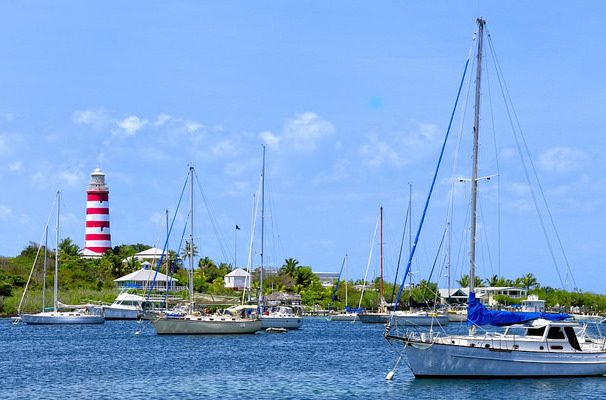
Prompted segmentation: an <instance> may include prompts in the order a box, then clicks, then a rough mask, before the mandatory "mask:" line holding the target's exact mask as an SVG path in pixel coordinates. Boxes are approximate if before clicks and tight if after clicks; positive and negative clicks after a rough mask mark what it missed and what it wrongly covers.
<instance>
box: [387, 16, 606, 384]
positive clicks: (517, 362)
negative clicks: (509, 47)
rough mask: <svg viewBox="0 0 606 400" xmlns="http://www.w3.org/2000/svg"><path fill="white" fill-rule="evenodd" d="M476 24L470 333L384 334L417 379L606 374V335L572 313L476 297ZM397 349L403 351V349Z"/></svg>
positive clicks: (394, 330)
mask: <svg viewBox="0 0 606 400" xmlns="http://www.w3.org/2000/svg"><path fill="white" fill-rule="evenodd" d="M477 23H478V35H477V37H476V40H477V46H478V47H477V49H478V51H477V68H476V80H475V82H476V95H475V98H476V104H475V117H474V127H473V133H474V134H473V136H474V140H473V168H472V179H471V202H470V204H471V212H470V213H469V214H470V215H471V225H470V242H469V243H470V252H469V254H470V263H469V265H470V267H469V268H470V272H469V277H470V279H469V282H470V290H469V300H468V306H467V310H468V315H467V325H468V326H469V333H468V334H467V335H447V336H442V335H435V334H432V332H423V333H421V334H419V333H416V332H412V331H410V330H409V331H404V332H401V331H398V329H397V322H396V321H391V322H390V324H389V325H388V326H387V327H386V330H385V333H384V335H385V338H386V339H387V340H388V341H390V342H392V343H401V344H403V353H404V354H405V355H406V358H407V362H406V363H407V365H408V366H409V367H410V369H411V371H412V373H413V375H414V376H415V377H417V378H459V377H461V378H480V377H485V378H504V377H516V378H529V377H535V378H536V377H567V378H570V377H575V376H602V375H604V374H606V340H605V339H604V338H600V339H596V338H592V337H590V336H589V334H588V333H587V331H586V328H587V326H586V325H585V326H581V325H579V324H578V323H576V322H572V321H565V319H567V318H569V317H570V315H568V314H547V313H542V312H507V311H492V310H488V309H486V308H485V307H484V305H483V304H482V303H481V302H480V301H479V300H478V299H477V298H476V296H475V293H474V283H475V256H476V254H475V243H476V217H477V214H476V213H477V209H476V202H477V200H476V198H477V182H478V180H479V178H478V143H479V141H478V135H479V121H480V117H479V107H480V103H479V100H480V82H481V79H480V78H481V71H482V65H481V64H482V62H481V61H482V43H483V38H484V25H485V21H484V20H482V19H478V20H477ZM434 182H435V175H434ZM412 254H413V253H411V257H412ZM409 263H410V262H409ZM488 324H490V325H494V326H507V328H506V330H505V332H504V333H501V332H492V331H486V332H485V333H482V334H477V333H476V326H481V325H488ZM398 354H400V356H401V352H400V351H398ZM392 376H393V371H391V372H390V373H389V374H388V375H387V378H388V379H391V377H392Z"/></svg>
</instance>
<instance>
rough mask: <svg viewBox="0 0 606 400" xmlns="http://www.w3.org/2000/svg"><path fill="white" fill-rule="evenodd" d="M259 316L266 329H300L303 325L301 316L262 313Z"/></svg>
mask: <svg viewBox="0 0 606 400" xmlns="http://www.w3.org/2000/svg"><path fill="white" fill-rule="evenodd" d="M259 318H260V319H261V323H262V326H263V329H266V328H286V329H299V328H300V327H301V326H303V317H300V316H291V317H280V316H277V317H273V316H267V315H262V316H261V317H259Z"/></svg>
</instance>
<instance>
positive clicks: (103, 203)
mask: <svg viewBox="0 0 606 400" xmlns="http://www.w3.org/2000/svg"><path fill="white" fill-rule="evenodd" d="M86 208H109V202H108V201H87V202H86Z"/></svg>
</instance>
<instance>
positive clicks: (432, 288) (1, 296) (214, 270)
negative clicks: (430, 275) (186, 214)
mask: <svg viewBox="0 0 606 400" xmlns="http://www.w3.org/2000/svg"><path fill="white" fill-rule="evenodd" d="M149 248H150V246H147V245H143V244H139V243H138V244H130V245H119V246H116V247H114V248H112V249H110V250H108V251H107V252H106V253H105V254H103V256H102V257H101V258H96V259H85V258H81V257H80V256H79V252H80V248H79V247H78V245H76V244H75V243H74V242H73V241H72V240H71V239H69V238H66V239H63V240H62V241H61V242H60V243H59V247H58V250H59V252H58V253H59V286H60V292H61V296H62V297H63V296H66V297H67V298H65V299H62V300H61V301H62V302H64V303H69V304H79V303H80V302H82V301H91V302H94V301H103V302H108V303H109V302H112V301H113V300H114V298H115V296H116V284H115V282H114V279H116V278H119V277H121V276H124V275H127V274H129V273H131V272H134V271H136V270H138V269H140V268H141V264H140V262H139V261H138V260H136V259H135V258H134V257H133V256H134V255H135V254H136V253H139V252H141V251H144V250H147V249H149ZM192 253H193V255H194V258H197V259H198V261H197V264H196V265H195V268H194V274H193V287H194V291H196V292H200V293H209V294H222V295H230V294H231V295H238V294H237V293H234V291H233V290H232V289H227V288H225V287H224V276H225V275H226V274H228V273H230V272H231V271H232V270H233V267H232V265H231V264H228V263H216V262H215V261H214V260H212V259H210V258H209V257H200V258H198V257H197V256H198V254H197V249H196V248H194V249H193V252H192ZM36 254H41V255H44V254H46V258H47V265H49V266H52V265H54V258H55V255H54V250H50V249H49V251H47V252H46V253H45V252H44V247H41V246H40V245H38V244H36V243H33V242H32V243H30V244H29V245H28V246H27V247H26V248H25V249H23V251H22V252H21V253H20V254H19V255H18V256H16V257H0V314H2V315H12V314H15V313H16V310H17V305H18V301H19V299H20V297H21V295H22V293H23V290H24V288H25V285H26V282H27V279H28V276H29V273H30V270H31V268H32V264H33V262H34V259H35V258H36ZM189 254H190V251H189V248H187V247H186V249H185V251H184V252H183V253H181V254H177V253H175V252H174V251H169V252H168V256H167V257H166V260H163V265H162V266H161V271H162V272H170V273H172V274H173V276H174V277H175V278H176V279H178V281H179V282H188V280H189V274H188V266H187V264H188V259H187V257H188V256H189ZM43 258H44V256H41V257H40V256H39V259H38V261H37V263H38V265H37V266H36V268H35V269H34V272H33V275H32V281H31V282H30V286H29V289H28V293H29V292H30V291H33V292H34V293H37V294H38V296H41V290H42V282H43V272H42V268H41V265H42V264H43V263H44V260H43ZM270 272H271V273H270ZM260 273H261V271H260V270H259V268H257V269H255V270H254V271H253V274H252V275H253V279H252V288H251V290H252V293H255V294H256V293H258V291H259V286H260ZM53 274H54V268H51V267H49V268H48V273H47V275H48V276H47V280H46V281H47V282H52V279H53ZM456 282H457V283H458V284H459V285H460V287H468V286H469V277H468V276H467V275H464V276H462V277H461V278H460V279H459V280H457V281H456ZM383 286H384V299H385V301H386V302H387V303H388V304H390V303H391V304H393V303H394V302H395V300H396V298H398V299H399V303H398V304H399V306H400V308H402V309H408V308H411V307H431V306H433V305H435V304H436V303H440V302H441V299H440V296H439V292H438V286H437V284H436V283H432V282H427V281H425V280H423V281H421V282H419V283H418V284H416V285H411V287H406V288H401V287H400V286H399V285H395V284H390V283H384V285H383ZM481 286H491V287H512V286H513V287H521V288H525V289H527V290H528V291H529V294H537V295H538V296H539V298H541V299H544V300H546V305H547V306H548V307H561V308H563V309H564V311H568V310H569V309H570V307H581V309H582V310H584V311H586V312H589V311H591V312H603V311H606V296H603V295H598V294H594V293H583V292H580V291H575V292H567V291H564V290H562V289H556V288H551V287H546V288H544V287H541V285H540V284H539V283H538V281H537V279H536V277H535V276H534V275H533V274H526V275H524V276H522V277H519V278H517V279H514V280H508V279H505V278H503V277H499V276H496V275H493V276H491V277H489V278H488V279H481V278H480V277H478V276H476V287H481ZM379 288H380V279H379V278H377V279H376V280H375V281H373V282H362V281H349V282H344V281H343V282H339V285H338V286H337V290H336V292H335V291H334V289H335V286H329V287H325V286H323V285H322V284H321V282H320V279H319V278H318V276H317V275H315V274H314V273H313V271H312V268H311V267H310V266H303V265H300V263H299V261H298V260H296V259H294V258H287V259H285V260H284V263H283V264H282V266H281V267H280V268H278V269H277V270H275V271H274V270H271V271H270V270H264V274H263V292H264V295H267V294H269V293H271V292H276V291H284V292H290V293H297V294H300V295H301V298H302V302H303V305H304V306H305V307H306V308H308V309H309V308H311V307H315V308H317V309H324V310H327V309H329V308H331V309H334V310H342V309H345V307H346V306H348V307H351V308H358V307H361V308H365V309H376V308H377V307H378V305H379V304H380V303H381V298H380V297H381V296H380V293H379ZM346 290H347V296H346V293H345V291H346ZM48 292H50V291H47V295H49V294H48ZM183 296H184V297H185V293H183ZM346 298H347V301H348V304H345V299H346ZM495 300H497V301H498V302H499V304H501V305H503V306H508V305H512V304H515V303H516V302H519V299H510V298H507V297H506V296H496V297H495ZM31 311H35V310H31Z"/></svg>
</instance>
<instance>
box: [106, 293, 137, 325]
mask: <svg viewBox="0 0 606 400" xmlns="http://www.w3.org/2000/svg"><path fill="white" fill-rule="evenodd" d="M144 302H145V297H143V296H139V295H136V294H132V293H128V291H122V292H120V294H118V296H117V297H116V299H115V300H114V302H113V303H112V304H109V305H105V306H102V308H103V313H104V314H105V319H139V318H141V316H142V315H143V303H144Z"/></svg>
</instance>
